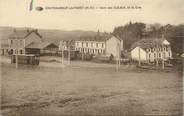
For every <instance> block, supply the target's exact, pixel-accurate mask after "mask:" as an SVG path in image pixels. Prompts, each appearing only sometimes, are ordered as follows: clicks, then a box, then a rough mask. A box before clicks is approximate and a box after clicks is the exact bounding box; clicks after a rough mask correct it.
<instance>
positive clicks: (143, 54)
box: [131, 38, 172, 62]
mask: <svg viewBox="0 0 184 116" xmlns="http://www.w3.org/2000/svg"><path fill="white" fill-rule="evenodd" d="M131 58H132V60H135V61H139V60H140V61H142V62H154V61H156V60H168V59H171V58H172V51H171V47H170V43H169V41H167V40H166V39H165V38H146V39H141V40H139V41H138V42H136V43H134V44H133V45H132V47H131Z"/></svg>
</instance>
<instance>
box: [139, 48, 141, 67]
mask: <svg viewBox="0 0 184 116" xmlns="http://www.w3.org/2000/svg"><path fill="white" fill-rule="evenodd" d="M140 52H141V50H140V47H139V66H141V53H140Z"/></svg>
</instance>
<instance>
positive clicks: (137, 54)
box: [131, 47, 147, 61]
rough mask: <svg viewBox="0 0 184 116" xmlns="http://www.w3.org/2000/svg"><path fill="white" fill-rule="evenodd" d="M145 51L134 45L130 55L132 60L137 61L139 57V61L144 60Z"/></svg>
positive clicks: (145, 58)
mask: <svg viewBox="0 0 184 116" xmlns="http://www.w3.org/2000/svg"><path fill="white" fill-rule="evenodd" d="M146 54H147V53H146V51H145V50H144V49H142V48H140V47H136V48H134V49H133V50H132V51H131V57H132V59H133V60H136V61H138V60H139V58H140V60H141V61H146V60H147V57H146Z"/></svg>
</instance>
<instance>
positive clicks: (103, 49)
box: [75, 35, 123, 57]
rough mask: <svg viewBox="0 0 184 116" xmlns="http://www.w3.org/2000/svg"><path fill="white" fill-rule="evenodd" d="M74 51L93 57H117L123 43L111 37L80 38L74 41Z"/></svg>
mask: <svg viewBox="0 0 184 116" xmlns="http://www.w3.org/2000/svg"><path fill="white" fill-rule="evenodd" d="M75 50H78V51H80V52H81V53H88V54H93V55H113V56H114V57H117V56H118V57H119V55H120V52H121V51H122V50H123V41H122V40H121V39H119V38H117V37H115V36H112V35H103V36H100V35H97V36H94V37H91V36H88V37H82V38H80V39H79V40H77V41H75Z"/></svg>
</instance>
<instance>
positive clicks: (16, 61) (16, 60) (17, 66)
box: [15, 53, 18, 68]
mask: <svg viewBox="0 0 184 116" xmlns="http://www.w3.org/2000/svg"><path fill="white" fill-rule="evenodd" d="M15 62H16V68H18V54H17V53H16V61H15Z"/></svg>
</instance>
